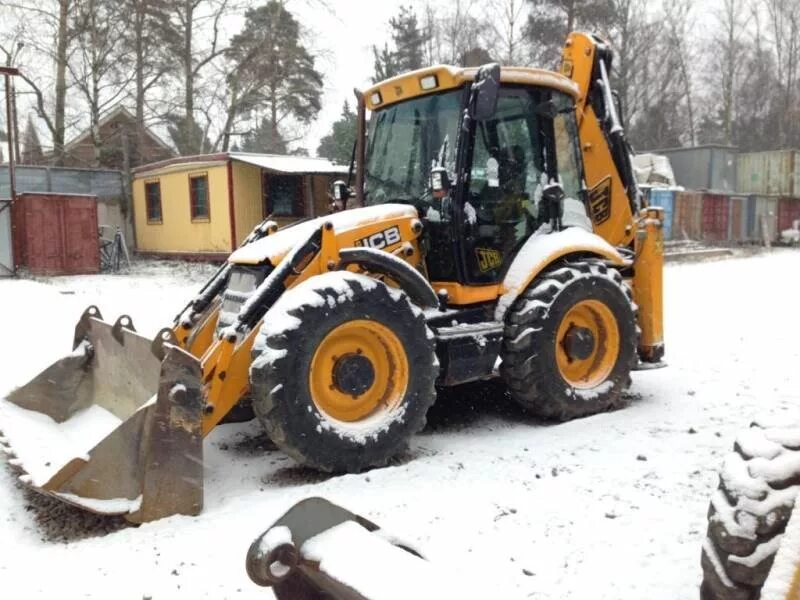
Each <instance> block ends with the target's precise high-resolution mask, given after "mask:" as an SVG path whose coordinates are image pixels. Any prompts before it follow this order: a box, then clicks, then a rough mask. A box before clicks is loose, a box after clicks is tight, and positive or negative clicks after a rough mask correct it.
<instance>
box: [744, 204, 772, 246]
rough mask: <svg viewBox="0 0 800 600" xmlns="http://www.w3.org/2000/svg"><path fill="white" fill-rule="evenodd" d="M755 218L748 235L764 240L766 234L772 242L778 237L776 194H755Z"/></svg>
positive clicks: (757, 239)
mask: <svg viewBox="0 0 800 600" xmlns="http://www.w3.org/2000/svg"><path fill="white" fill-rule="evenodd" d="M753 200H754V210H753V213H754V214H753V220H752V222H751V227H752V228H751V229H750V231H749V233H748V237H749V238H750V239H752V240H753V241H758V242H761V243H763V242H764V235H765V234H766V236H767V239H768V240H769V241H770V242H772V241H774V240H776V239H777V238H778V198H777V197H776V196H755V197H754V198H753Z"/></svg>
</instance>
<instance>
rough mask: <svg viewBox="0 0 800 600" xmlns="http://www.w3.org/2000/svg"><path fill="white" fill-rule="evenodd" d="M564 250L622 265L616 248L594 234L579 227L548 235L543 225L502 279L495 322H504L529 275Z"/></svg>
mask: <svg viewBox="0 0 800 600" xmlns="http://www.w3.org/2000/svg"><path fill="white" fill-rule="evenodd" d="M567 249H568V250H569V251H570V252H592V253H594V254H599V255H601V256H607V257H614V258H615V259H617V260H618V262H619V263H620V264H622V263H623V262H624V261H623V258H622V256H620V254H619V252H617V249H616V248H614V246H612V245H611V244H609V243H608V242H607V241H606V240H604V239H603V238H601V237H600V236H599V235H597V234H596V233H591V232H589V231H586V230H585V229H581V228H580V227H568V228H567V229H563V230H561V231H555V232H550V229H549V225H543V226H542V227H541V228H540V229H539V230H538V231H537V232H536V233H534V234H533V235H532V236H531V237H529V238H528V239H527V240H526V241H525V243H524V244H523V245H522V248H520V250H519V252H518V253H517V255H516V256H515V257H514V260H513V261H512V262H511V265H510V266H509V268H508V271H507V272H506V275H505V277H504V278H503V286H502V292H503V295H502V296H501V297H500V300H499V302H498V303H497V309H496V310H495V320H497V321H502V320H503V318H504V316H505V313H506V310H508V308H509V307H510V306H511V305H512V304H513V303H514V300H516V299H517V296H519V295H520V294H521V293H522V292H523V291H524V290H525V286H527V284H528V280H529V278H530V276H531V273H534V272H538V271H539V269H540V267H541V266H543V265H548V264H549V263H551V262H552V261H553V260H555V259H557V258H558V257H559V256H561V255H562V254H563V253H564V251H565V250H567Z"/></svg>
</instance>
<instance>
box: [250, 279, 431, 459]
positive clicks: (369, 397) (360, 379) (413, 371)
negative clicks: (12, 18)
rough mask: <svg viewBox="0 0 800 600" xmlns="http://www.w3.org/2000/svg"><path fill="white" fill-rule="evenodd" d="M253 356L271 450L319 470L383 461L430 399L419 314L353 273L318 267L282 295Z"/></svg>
mask: <svg viewBox="0 0 800 600" xmlns="http://www.w3.org/2000/svg"><path fill="white" fill-rule="evenodd" d="M253 353H254V355H257V357H256V358H255V360H254V361H253V363H252V365H251V367H250V381H251V386H252V390H253V407H254V409H255V413H256V416H257V417H258V418H259V420H260V421H261V422H262V424H263V425H264V428H265V429H266V431H267V434H268V435H269V437H270V438H271V439H272V441H273V442H275V444H276V445H277V446H278V447H279V448H281V449H282V450H284V451H285V452H286V453H287V454H289V455H290V456H291V457H293V458H294V459H295V460H297V461H298V462H300V463H302V464H305V465H308V466H311V467H314V468H316V469H320V470H322V471H329V472H358V471H361V470H363V469H366V468H369V467H375V466H383V465H385V464H386V462H387V461H388V460H389V459H390V458H392V457H393V456H395V455H396V454H398V453H399V452H401V451H402V450H403V449H404V447H405V446H406V444H407V442H408V440H409V438H410V437H411V436H412V435H413V434H414V433H416V432H417V431H419V430H420V429H422V428H423V427H424V425H425V415H426V413H427V411H428V408H429V407H430V406H431V404H432V403H433V401H434V399H435V397H436V394H435V388H434V382H435V380H436V377H437V375H438V362H437V360H436V354H435V347H434V341H433V335H432V334H431V333H430V331H429V329H428V327H427V325H426V322H425V318H424V316H423V314H422V312H421V311H420V310H419V309H418V308H417V307H415V306H414V305H413V304H412V303H411V302H410V300H409V299H408V296H407V295H406V294H405V293H403V292H401V291H399V290H396V289H392V288H390V287H388V286H387V285H385V284H384V283H381V282H379V281H376V280H374V279H371V278H369V277H366V276H364V275H360V274H355V273H350V272H347V271H338V272H334V273H326V274H323V275H319V276H316V277H312V278H311V279H309V280H307V281H305V282H303V283H301V284H299V285H298V286H297V287H295V288H292V289H290V290H289V291H287V292H286V293H284V294H283V296H282V297H281V298H280V299H279V300H278V302H276V304H275V306H274V307H273V308H272V309H270V311H269V312H268V313H267V314H266V316H265V317H264V324H263V326H262V329H261V332H260V333H259V336H258V339H257V341H256V344H255V345H254V350H253Z"/></svg>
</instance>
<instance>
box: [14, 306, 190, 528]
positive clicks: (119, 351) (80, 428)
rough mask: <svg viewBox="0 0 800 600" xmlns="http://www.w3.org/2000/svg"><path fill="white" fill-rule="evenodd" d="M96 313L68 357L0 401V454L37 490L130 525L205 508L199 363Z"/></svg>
mask: <svg viewBox="0 0 800 600" xmlns="http://www.w3.org/2000/svg"><path fill="white" fill-rule="evenodd" d="M173 341H174V337H173V336H172V334H171V331H170V330H168V329H167V330H162V332H161V333H160V334H159V336H158V337H157V339H156V340H155V341H151V340H149V339H147V338H146V337H144V336H141V335H139V334H138V333H136V331H135V330H134V328H133V324H132V322H131V319H130V317H127V316H122V317H120V318H119V319H118V320H117V321H116V323H114V324H113V325H110V324H108V323H106V322H104V321H102V318H101V316H100V312H99V311H98V310H97V308H95V307H89V308H88V309H87V310H86V312H84V314H83V316H82V317H81V320H80V321H79V322H78V325H77V326H76V329H75V340H74V344H73V348H74V349H73V352H72V354H69V355H67V356H65V357H64V358H61V359H59V360H58V361H56V362H55V363H53V364H52V365H50V366H49V367H47V368H46V369H45V370H44V371H42V372H41V373H40V374H39V375H37V376H36V377H35V378H34V379H32V380H31V381H30V382H29V383H27V384H25V385H24V386H22V387H20V388H17V389H16V390H14V391H12V392H11V393H10V394H9V396H8V397H7V398H6V399H4V400H0V449H3V450H4V451H5V452H6V453H7V454H9V455H10V457H11V458H10V460H9V462H10V463H11V464H12V465H13V466H15V467H17V468H19V469H20V470H22V471H23V474H22V475H21V476H20V479H21V480H22V481H24V482H25V483H27V484H29V485H31V486H32V487H34V488H35V489H37V490H38V491H41V492H44V493H46V494H49V495H51V496H55V497H57V498H60V499H62V500H64V501H66V502H69V503H70V504H74V505H77V506H80V507H83V508H85V509H87V510H90V511H92V512H96V513H101V514H122V515H125V517H126V518H127V519H128V520H129V521H131V522H134V523H142V522H145V521H152V520H154V519H159V518H162V517H166V516H169V515H172V514H188V515H194V514H197V513H199V512H200V509H201V508H202V505H203V445H202V443H203V438H202V414H203V392H202V380H201V368H200V362H199V361H198V359H197V358H195V357H194V356H192V355H191V354H190V353H188V352H186V351H184V350H182V349H181V348H179V347H178V346H176V345H175V344H173V343H172V342H173Z"/></svg>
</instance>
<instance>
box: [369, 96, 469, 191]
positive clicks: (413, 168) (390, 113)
mask: <svg viewBox="0 0 800 600" xmlns="http://www.w3.org/2000/svg"><path fill="white" fill-rule="evenodd" d="M462 96H463V92H462V91H461V90H453V91H450V92H445V93H442V94H435V95H430V96H423V97H421V98H415V99H413V100H408V101H406V102H401V103H398V104H395V105H392V106H389V107H387V108H384V109H382V110H379V111H376V112H375V113H373V114H372V118H371V119H370V122H369V130H368V138H367V139H368V142H367V159H366V165H365V173H364V198H365V202H366V204H382V203H384V202H409V203H414V204H416V203H417V202H419V201H420V200H422V199H423V198H424V197H425V196H426V195H427V193H428V191H429V187H430V185H429V178H430V172H431V165H432V163H433V162H434V161H437V162H438V159H439V155H440V154H442V152H443V157H442V158H443V159H444V166H445V167H446V168H447V170H448V172H449V173H451V174H452V173H454V171H455V156H456V143H457V138H458V124H459V119H460V116H461V109H462ZM451 176H452V175H451Z"/></svg>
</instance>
